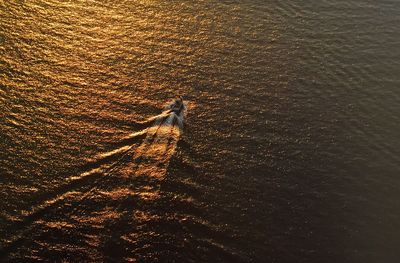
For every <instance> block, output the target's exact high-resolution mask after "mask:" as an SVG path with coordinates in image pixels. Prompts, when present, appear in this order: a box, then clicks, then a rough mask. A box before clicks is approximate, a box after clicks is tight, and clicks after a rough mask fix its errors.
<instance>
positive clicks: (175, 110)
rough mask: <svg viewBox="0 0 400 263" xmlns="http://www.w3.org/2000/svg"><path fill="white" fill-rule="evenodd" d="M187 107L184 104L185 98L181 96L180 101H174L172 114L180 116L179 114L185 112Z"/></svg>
mask: <svg viewBox="0 0 400 263" xmlns="http://www.w3.org/2000/svg"><path fill="white" fill-rule="evenodd" d="M184 107H185V105H184V104H183V98H182V96H179V98H178V99H176V100H175V101H174V103H173V104H172V105H171V108H170V110H171V112H173V113H175V114H176V115H179V113H180V112H181V111H182V110H183V108H184Z"/></svg>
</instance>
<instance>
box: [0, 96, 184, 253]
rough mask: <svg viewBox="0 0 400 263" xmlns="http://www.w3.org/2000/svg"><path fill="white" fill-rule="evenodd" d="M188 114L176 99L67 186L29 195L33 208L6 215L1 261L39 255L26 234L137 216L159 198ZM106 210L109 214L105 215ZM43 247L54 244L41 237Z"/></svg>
mask: <svg viewBox="0 0 400 263" xmlns="http://www.w3.org/2000/svg"><path fill="white" fill-rule="evenodd" d="M186 111H187V105H186V103H184V102H183V101H182V99H177V100H174V101H173V102H171V103H170V104H168V105H167V106H165V108H164V109H163V111H162V113H161V114H159V115H157V116H154V117H151V118H149V119H148V120H146V121H144V122H142V123H141V126H142V127H143V129H142V130H140V131H136V132H134V133H132V134H130V135H128V136H126V137H125V138H122V139H121V140H120V142H118V143H116V145H117V146H118V147H117V148H114V149H113V150H111V151H108V152H105V153H101V154H99V155H98V156H96V157H95V158H94V160H92V161H88V162H87V164H86V165H85V166H84V167H83V168H82V170H83V171H84V172H82V173H81V174H79V175H74V176H70V177H68V179H67V180H66V183H64V184H63V185H61V186H58V187H56V188H55V189H53V190H52V191H51V192H48V193H46V194H42V195H40V196H37V197H33V199H34V200H35V203H34V204H33V205H32V207H31V209H29V210H27V211H22V212H20V214H19V215H17V216H15V215H13V216H10V217H9V224H8V227H7V231H6V233H9V235H8V236H5V237H4V238H2V240H1V242H2V248H1V249H0V255H2V257H0V259H3V258H4V259H7V258H12V259H15V258H19V257H26V256H27V255H31V256H32V257H37V256H38V257H40V256H39V255H33V254H35V253H39V252H35V253H34V251H41V249H40V248H36V249H34V248H29V247H31V246H32V242H33V240H30V239H27V238H26V236H34V235H35V234H38V233H48V232H51V230H53V229H54V228H57V227H59V226H62V225H68V226H73V227H76V228H79V229H82V228H87V229H93V228H96V227H101V228H105V226H104V222H105V221H107V220H109V219H110V217H120V216H122V215H126V214H131V213H133V211H135V213H136V212H137V211H140V210H143V209H144V208H143V209H141V208H140V206H141V205H140V204H141V203H143V201H146V200H155V199H157V198H159V196H158V195H159V187H160V183H161V181H162V180H163V179H164V178H165V175H166V174H167V169H168V165H169V161H170V159H171V157H172V156H173V154H174V152H175V151H176V147H177V143H178V141H179V139H180V136H181V134H182V131H183V126H184V119H185V115H186ZM132 199H135V200H136V202H135V203H136V205H135V206H133V205H132V204H131V203H130V205H127V204H126V200H132ZM110 207H113V209H112V210H113V212H110V211H109V210H110ZM106 211H108V212H106ZM90 232H91V231H90ZM95 232H96V231H95ZM27 233H31V234H30V235H26V234H27ZM69 233H71V232H69ZM74 233H75V234H74V235H78V236H79V238H81V239H82V238H83V239H86V238H84V237H82V236H81V235H83V232H81V231H78V230H77V231H74ZM71 238H72V237H71ZM65 241H66V240H64V242H65ZM34 243H35V244H36V245H37V244H39V243H40V242H39V241H37V240H36V241H34ZM45 243H48V244H54V240H52V241H50V240H48V238H44V240H42V243H41V244H42V246H43V244H45ZM28 244H30V245H28ZM10 255H12V256H10ZM18 255H19V256H18ZM83 258H91V259H93V258H96V256H94V255H91V256H90V255H87V256H86V257H83Z"/></svg>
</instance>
